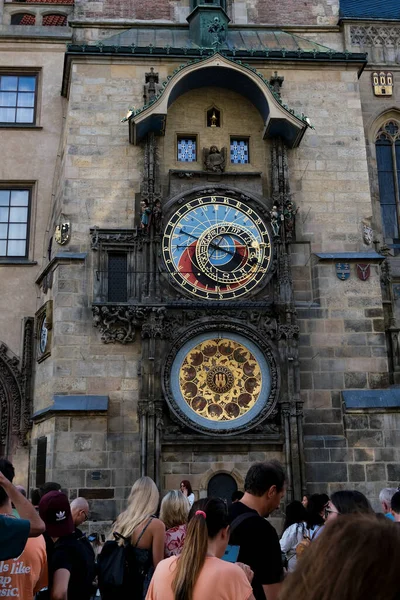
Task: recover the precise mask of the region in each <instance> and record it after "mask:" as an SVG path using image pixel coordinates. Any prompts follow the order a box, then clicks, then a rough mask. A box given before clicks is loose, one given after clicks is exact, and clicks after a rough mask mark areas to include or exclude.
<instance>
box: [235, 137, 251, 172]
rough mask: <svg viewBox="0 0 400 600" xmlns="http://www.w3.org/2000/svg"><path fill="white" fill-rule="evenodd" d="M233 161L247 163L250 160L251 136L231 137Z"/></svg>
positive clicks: (240, 163)
mask: <svg viewBox="0 0 400 600" xmlns="http://www.w3.org/2000/svg"><path fill="white" fill-rule="evenodd" d="M230 149H231V163H232V164H234V165H247V164H248V163H249V162H250V155H249V138H239V137H232V138H231V145H230Z"/></svg>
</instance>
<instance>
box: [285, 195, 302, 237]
mask: <svg viewBox="0 0 400 600" xmlns="http://www.w3.org/2000/svg"><path fill="white" fill-rule="evenodd" d="M298 210H299V209H298V208H296V206H295V204H294V202H288V203H287V204H286V205H285V208H284V209H283V218H284V223H285V233H286V239H287V240H292V239H293V238H294V234H295V227H296V214H297V212H298Z"/></svg>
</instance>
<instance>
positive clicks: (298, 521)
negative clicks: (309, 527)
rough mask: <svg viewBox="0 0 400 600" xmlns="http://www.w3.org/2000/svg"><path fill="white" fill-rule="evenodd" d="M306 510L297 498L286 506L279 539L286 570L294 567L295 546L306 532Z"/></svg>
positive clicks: (295, 558) (295, 560)
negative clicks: (284, 557)
mask: <svg viewBox="0 0 400 600" xmlns="http://www.w3.org/2000/svg"><path fill="white" fill-rule="evenodd" d="M306 519H307V511H306V509H305V508H304V506H303V504H302V503H301V502H300V501H299V500H295V501H294V502H291V503H290V504H288V505H287V507H286V518H285V523H284V526H283V533H282V537H281V540H280V546H281V550H282V552H283V553H284V554H285V556H286V563H287V570H288V571H289V572H290V571H293V570H294V569H295V567H296V563H297V556H296V547H297V544H299V543H300V542H301V541H302V539H303V538H304V536H305V534H306Z"/></svg>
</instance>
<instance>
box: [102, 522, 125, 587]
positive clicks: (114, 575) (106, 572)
mask: <svg viewBox="0 0 400 600" xmlns="http://www.w3.org/2000/svg"><path fill="white" fill-rule="evenodd" d="M114 537H115V540H109V541H108V542H106V543H105V544H104V546H103V549H102V551H101V553H100V554H99V557H98V559H97V570H98V581H99V590H100V593H101V597H102V598H104V599H107V598H110V597H111V596H112V595H114V594H115V597H119V594H122V592H123V591H124V582H125V579H126V575H125V574H126V571H127V569H128V556H127V549H128V546H129V545H130V540H129V539H127V538H125V537H124V536H122V535H120V534H119V533H116V532H115V533H114ZM118 540H124V544H123V545H122V546H121V545H120V544H119V543H118Z"/></svg>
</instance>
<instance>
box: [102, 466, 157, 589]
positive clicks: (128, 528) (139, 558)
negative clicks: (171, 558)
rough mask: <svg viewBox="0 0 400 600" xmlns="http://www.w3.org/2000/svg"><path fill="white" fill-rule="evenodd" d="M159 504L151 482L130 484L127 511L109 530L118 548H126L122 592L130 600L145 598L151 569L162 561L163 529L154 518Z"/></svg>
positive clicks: (151, 573)
mask: <svg viewBox="0 0 400 600" xmlns="http://www.w3.org/2000/svg"><path fill="white" fill-rule="evenodd" d="M159 501H160V494H159V491H158V489H157V486H156V484H155V483H154V481H153V480H152V479H150V477H141V478H140V479H138V480H137V481H135V483H134V484H133V486H132V489H131V493H130V494H129V498H128V504H127V507H126V509H125V510H124V512H122V513H121V514H120V515H119V517H118V518H117V520H116V521H115V523H114V525H113V528H112V534H113V536H114V537H115V538H116V539H117V540H118V544H119V545H120V546H125V547H126V554H125V556H126V565H127V566H126V569H125V573H124V589H125V590H126V593H127V594H129V597H130V598H131V599H132V600H136V599H142V598H145V596H146V592H147V588H148V586H149V584H150V580H151V577H152V575H153V572H154V569H155V568H156V566H157V565H158V563H159V562H160V561H161V560H162V559H163V558H164V537H165V526H164V523H163V522H162V521H160V519H157V518H156V517H155V516H154V515H155V513H156V512H157V510H158V504H159ZM126 597H128V596H126Z"/></svg>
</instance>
